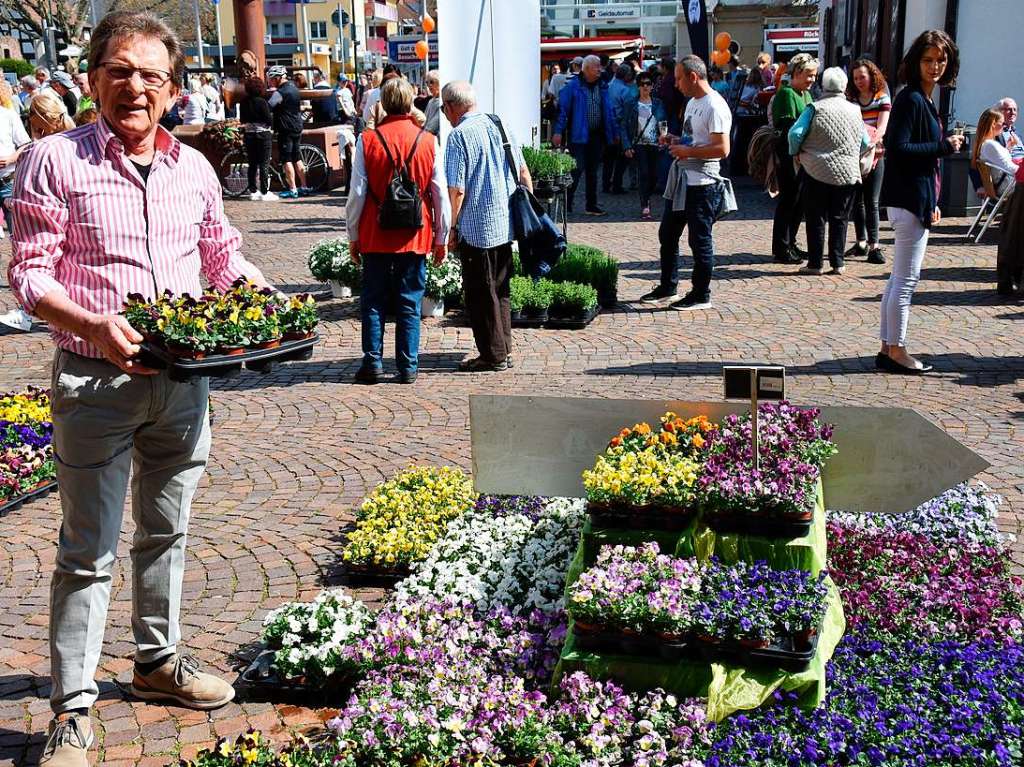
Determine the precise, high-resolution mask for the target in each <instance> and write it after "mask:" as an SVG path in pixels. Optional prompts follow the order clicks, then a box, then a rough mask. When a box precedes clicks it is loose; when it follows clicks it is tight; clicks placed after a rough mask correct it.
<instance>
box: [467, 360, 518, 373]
mask: <svg viewBox="0 0 1024 767" xmlns="http://www.w3.org/2000/svg"><path fill="white" fill-rule="evenodd" d="M499 370H508V361H507V360H502V361H501V362H488V361H487V360H485V359H484V358H483V357H473V358H472V359H468V360H463V361H462V362H460V363H459V372H460V373H496V372H498V371H499Z"/></svg>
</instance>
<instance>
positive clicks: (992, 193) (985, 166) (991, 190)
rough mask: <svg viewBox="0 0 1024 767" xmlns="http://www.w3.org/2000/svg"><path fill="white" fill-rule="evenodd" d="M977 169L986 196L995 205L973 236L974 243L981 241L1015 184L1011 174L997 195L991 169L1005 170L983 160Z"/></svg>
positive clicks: (1001, 171)
mask: <svg viewBox="0 0 1024 767" xmlns="http://www.w3.org/2000/svg"><path fill="white" fill-rule="evenodd" d="M978 170H979V172H980V173H981V182H982V183H983V184H985V192H986V194H987V195H988V197H990V198H991V199H993V200H995V201H996V202H995V205H994V206H992V212H991V213H989V214H988V219H987V220H986V221H985V223H984V225H982V227H981V231H980V232H978V236H977V237H975V238H974V242H975V244H977V243H979V242H981V238H982V237H984V236H985V232H986V230H988V228H989V225H991V223H992V222H993V221H994V220H995V217H996V214H998V213H999V209H1000V208H1001V207H1003V203H1004V202H1006V198H1007V197H1009V196H1010V195H1011V194H1013V189H1014V186H1015V182H1014V180H1013V177H1012V176H1011V177H1010V179H1009V182H1008V183H1007V184H1006V188H1005V189H1003V193H1002V194H999V195H997V194H996V189H995V186H994V185H993V184H992V171H993V170H998V171H999V172H1000V173H1003V174H1004V175H1005V171H1003V170H1002V169H1001V168H996V167H995V166H994V165H990V164H989V163H987V162H983V163H982V164H981V167H980V168H979V169H978ZM986 179H987V180H986Z"/></svg>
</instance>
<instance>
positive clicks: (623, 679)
mask: <svg viewBox="0 0 1024 767" xmlns="http://www.w3.org/2000/svg"><path fill="white" fill-rule="evenodd" d="M827 582H828V585H829V598H828V604H827V607H826V611H825V618H824V621H823V624H822V631H821V635H820V636H819V638H818V652H817V654H816V655H815V656H814V658H813V659H812V660H811V663H810V666H809V667H808V668H807V670H806V671H801V672H796V673H792V672H786V671H779V670H773V669H769V668H758V669H746V668H742V667H739V666H731V665H726V664H721V663H710V664H709V663H705V662H703V661H700V660H677V661H667V660H663V659H662V658H660V657H654V658H649V657H643V658H641V657H633V656H628V655H613V654H605V653H594V652H586V651H577V650H576V649H575V639H574V637H573V634H572V632H571V631H570V632H569V635H568V637H566V642H565V646H564V647H563V649H562V657H561V660H560V661H559V663H558V666H557V668H556V669H555V677H554V682H553V686H554V688H555V689H557V685H558V682H559V680H560V679H561V678H562V677H563V676H564V675H566V674H571V673H573V672H575V671H585V672H586V673H587V674H588V675H590V676H591V677H594V678H597V679H611V680H614V681H616V682H618V683H619V684H622V685H623V686H624V687H626V688H627V689H630V690H636V691H644V690H651V689H654V688H655V687H660V688H662V689H664V690H667V691H669V692H672V693H675V694H676V695H679V696H682V697H706V698H707V699H708V708H707V711H708V717H709V718H711V719H713V720H714V721H720V720H722V719H724V718H725V717H727V716H729V715H730V714H732V713H734V712H736V711H741V710H748V709H754V708H757V707H758V706H760V705H761V704H762V703H764V702H765V701H767V700H768V699H769V698H770V697H771V696H772V694H773V693H774V692H775V691H776V690H783V691H786V692H795V693H797V694H798V695H799V704H800V706H801V707H803V708H807V709H811V708H814V707H816V706H818V705H819V704H820V703H821V702H822V701H823V700H824V698H825V665H826V664H827V663H828V661H829V659H830V658H831V657H832V653H834V652H835V648H836V645H838V644H839V640H840V639H842V636H843V633H844V632H845V631H846V618H845V616H844V615H843V605H842V602H841V601H840V598H839V591H838V589H837V588H836V586H835V584H834V583H833V582H832V580H831V578H829V579H828V580H827Z"/></svg>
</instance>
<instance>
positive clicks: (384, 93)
mask: <svg viewBox="0 0 1024 767" xmlns="http://www.w3.org/2000/svg"><path fill="white" fill-rule="evenodd" d="M414 96H415V91H414V90H413V87H412V85H410V84H409V82H408V81H407V80H404V79H401V78H395V79H392V80H389V81H388V82H386V83H385V84H384V85H383V86H382V87H381V91H380V103H381V106H382V107H383V109H384V111H385V113H386V114H387V116H386V117H385V118H384V119H383V120H381V121H380V122H379V123H378V124H377V126H376V127H375V128H374V129H372V130H365V131H363V133H362V134H361V135H360V137H359V141H358V142H357V143H356V149H355V154H354V157H353V159H352V182H351V190H350V193H349V198H348V204H347V205H346V207H345V217H346V219H347V223H348V237H349V250H350V253H351V255H352V260H353V261H355V262H356V263H362V265H363V285H362V295H361V297H360V308H361V312H362V325H363V363H362V365H361V366H360V367H359V370H358V372H357V373H356V377H355V380H356V382H357V383H363V384H375V383H378V382H379V381H380V380H381V377H382V376H383V374H384V362H383V356H384V311H385V306H386V304H387V300H388V297H389V296H391V295H397V297H398V298H397V306H396V307H395V309H396V315H397V316H396V318H395V363H396V365H397V367H398V382H399V383H406V384H411V383H413V382H414V381H415V380H416V370H417V358H418V354H419V341H420V301H421V300H422V299H423V290H424V288H425V286H426V280H427V265H426V256H427V254H429V253H433V257H434V263H435V264H436V265H440V264H441V263H442V262H443V261H444V259H445V243H446V242H447V240H448V230H449V228H450V226H451V203H450V202H449V200H448V194H447V186H448V183H447V181H446V180H445V176H444V163H443V162H442V161H441V160H440V150H439V147H438V143H437V139H436V138H435V137H434V136H433V135H432V134H430V133H426V132H424V131H423V129H422V128H421V127H420V126H419V124H418V123H417V122H416V120H415V118H414V117H413V115H412V102H413V98H414ZM417 213H418V215H417Z"/></svg>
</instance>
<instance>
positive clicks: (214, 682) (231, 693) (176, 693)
mask: <svg viewBox="0 0 1024 767" xmlns="http://www.w3.org/2000/svg"><path fill="white" fill-rule="evenodd" d="M132 694H133V695H134V696H135V697H136V698H141V699H142V700H169V701H173V702H174V703H177V704H178V705H179V706H185V707H186V708H196V709H199V710H201V711H208V710H210V709H214V708H220V707H221V706H223V705H225V704H226V703H230V702H231V701H232V700H233V699H234V697H235V688H234V687H232V686H231V685H230V684H228V683H227V682H225V681H224V680H223V679H220V678H218V677H215V676H213V675H212V674H204V673H203V672H202V671H200V670H199V662H198V661H197V660H196V659H195V658H193V657H192V656H191V655H171V656H169V657H168V658H167V660H166V662H165V663H164V664H163V665H162V666H160V667H159V668H155V669H153V671H151V672H150V673H148V674H140V673H139V670H138V669H137V668H136V669H135V675H134V676H133V677H132Z"/></svg>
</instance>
